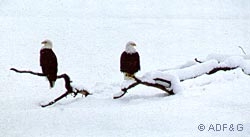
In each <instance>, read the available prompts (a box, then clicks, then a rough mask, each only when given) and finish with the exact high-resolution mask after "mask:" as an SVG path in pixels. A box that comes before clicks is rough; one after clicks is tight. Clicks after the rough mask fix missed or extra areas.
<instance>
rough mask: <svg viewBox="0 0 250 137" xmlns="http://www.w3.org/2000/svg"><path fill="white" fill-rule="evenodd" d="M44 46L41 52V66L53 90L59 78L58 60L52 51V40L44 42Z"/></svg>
mask: <svg viewBox="0 0 250 137" xmlns="http://www.w3.org/2000/svg"><path fill="white" fill-rule="evenodd" d="M42 44H44V46H43V47H42V48H41V50H40V66H41V67H42V72H43V74H45V75H46V76H47V78H48V80H49V84H50V87H51V88H52V87H53V86H54V84H55V81H56V78H57V58H56V55H55V53H54V52H53V50H52V42H51V41H50V40H44V41H43V42H42Z"/></svg>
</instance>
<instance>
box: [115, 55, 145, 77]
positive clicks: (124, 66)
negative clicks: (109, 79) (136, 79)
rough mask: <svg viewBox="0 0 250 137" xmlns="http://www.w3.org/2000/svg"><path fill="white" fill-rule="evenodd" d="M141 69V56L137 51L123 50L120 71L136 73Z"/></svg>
mask: <svg viewBox="0 0 250 137" xmlns="http://www.w3.org/2000/svg"><path fill="white" fill-rule="evenodd" d="M140 69H141V67H140V56H139V54H138V52H136V53H132V54H130V53H126V52H123V53H122V55H121V59H120V71H121V72H126V73H129V74H134V73H136V72H138V71H139V70H140Z"/></svg>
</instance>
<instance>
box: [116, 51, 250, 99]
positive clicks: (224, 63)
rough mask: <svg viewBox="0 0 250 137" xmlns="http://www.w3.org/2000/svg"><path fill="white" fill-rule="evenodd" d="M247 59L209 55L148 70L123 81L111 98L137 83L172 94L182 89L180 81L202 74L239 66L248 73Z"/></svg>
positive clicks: (118, 96) (125, 91)
mask: <svg viewBox="0 0 250 137" xmlns="http://www.w3.org/2000/svg"><path fill="white" fill-rule="evenodd" d="M249 59H250V58H249V57H248V56H225V55H210V56H208V58H207V59H206V60H204V61H200V60H198V59H195V60H194V61H193V62H191V63H190V62H189V63H186V64H185V65H182V66H181V67H179V68H175V69H165V70H160V71H159V70H158V71H152V72H148V73H146V74H144V75H143V76H142V77H134V79H133V80H126V81H124V82H123V83H122V86H121V92H119V93H117V94H116V95H114V97H113V98H114V99H117V98H120V97H122V96H124V95H125V94H126V93H127V92H128V90H129V89H131V88H133V87H135V86H137V85H139V84H143V85H146V86H151V87H155V88H158V89H161V90H163V91H165V92H167V93H168V94H169V95H173V94H176V93H178V92H180V91H181V90H182V88H181V82H182V81H185V80H188V79H194V78H196V77H199V76H202V75H212V74H214V73H216V72H218V71H229V70H234V69H237V68H241V69H242V71H243V72H244V73H245V74H247V75H250V60H249ZM189 64H190V65H189Z"/></svg>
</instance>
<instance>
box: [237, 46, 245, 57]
mask: <svg viewBox="0 0 250 137" xmlns="http://www.w3.org/2000/svg"><path fill="white" fill-rule="evenodd" d="M238 47H239V48H240V49H241V51H242V52H243V53H244V54H245V55H247V54H246V52H245V50H244V49H243V48H242V47H241V46H238Z"/></svg>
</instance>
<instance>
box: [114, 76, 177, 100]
mask: <svg viewBox="0 0 250 137" xmlns="http://www.w3.org/2000/svg"><path fill="white" fill-rule="evenodd" d="M133 78H134V80H135V82H134V83H132V84H130V85H129V86H128V87H126V88H122V89H121V90H122V91H123V94H121V95H119V96H114V97H113V99H118V98H121V97H122V96H124V95H125V94H126V93H127V92H128V90H129V89H131V88H133V87H135V86H137V85H139V84H142V85H146V86H150V87H155V88H158V89H161V90H163V91H165V92H167V93H168V94H169V95H174V92H173V90H169V88H170V86H171V82H170V81H168V80H165V79H161V78H155V79H154V81H161V82H164V83H168V84H169V87H166V86H164V85H163V84H159V83H157V82H155V83H150V82H145V81H141V80H140V79H138V78H137V77H135V76H134V77H133Z"/></svg>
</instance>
